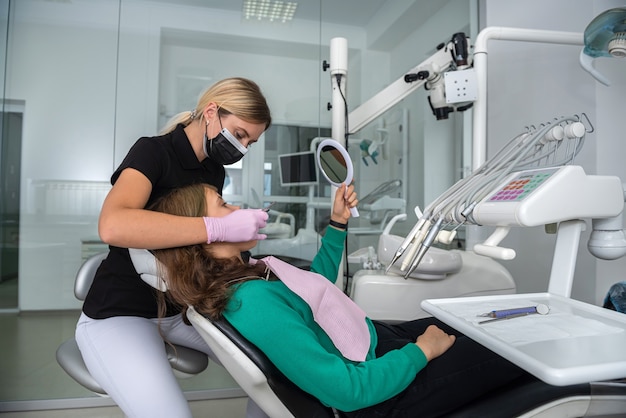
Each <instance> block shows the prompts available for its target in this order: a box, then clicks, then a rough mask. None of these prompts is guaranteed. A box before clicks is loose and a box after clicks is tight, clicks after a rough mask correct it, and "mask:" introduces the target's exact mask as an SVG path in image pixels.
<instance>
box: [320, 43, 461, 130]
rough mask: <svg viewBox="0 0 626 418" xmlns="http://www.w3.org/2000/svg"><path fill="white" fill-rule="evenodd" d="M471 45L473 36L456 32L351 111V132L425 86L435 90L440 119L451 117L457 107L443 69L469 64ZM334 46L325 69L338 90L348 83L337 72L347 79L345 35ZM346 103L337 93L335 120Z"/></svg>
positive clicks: (434, 104)
mask: <svg viewBox="0 0 626 418" xmlns="http://www.w3.org/2000/svg"><path fill="white" fill-rule="evenodd" d="M468 45H469V39H468V38H466V37H465V34H463V33H456V34H454V35H453V36H452V40H451V41H450V42H448V43H447V44H442V45H441V46H440V48H439V49H438V50H437V52H435V53H434V54H433V55H432V56H430V57H429V58H427V59H426V60H424V61H423V62H422V63H420V64H418V65H417V66H415V67H414V68H412V69H411V70H409V71H408V72H407V73H406V74H405V75H404V76H402V77H400V78H398V79H397V80H396V81H394V82H393V83H391V84H390V85H389V86H387V87H386V88H384V89H383V90H381V91H380V92H378V93H377V94H375V95H374V96H373V97H371V98H370V99H369V100H367V101H365V102H364V103H362V104H361V105H360V106H358V107H357V108H355V109H354V110H353V111H351V112H350V113H349V114H348V127H349V128H348V129H349V132H350V133H351V134H352V133H355V132H358V131H359V130H361V129H362V128H363V127H364V126H366V125H367V124H368V123H370V122H371V121H373V120H374V119H376V118H377V117H378V116H380V115H382V114H383V113H384V112H386V111H387V110H389V109H390V108H391V107H393V106H394V105H396V104H397V103H398V102H400V101H401V100H402V99H404V98H405V97H406V96H408V95H409V94H411V93H412V92H414V91H415V90H417V89H419V88H421V87H424V88H426V89H427V90H430V91H431V96H430V97H429V102H430V104H431V107H432V108H433V113H434V114H435V115H436V116H437V119H447V114H448V113H449V112H450V111H452V110H454V109H453V108H452V107H450V105H449V104H447V103H446V99H445V92H444V79H443V73H444V72H446V71H449V70H451V69H456V70H461V69H465V68H468V67H469V61H468V60H469V51H468V49H469V47H468ZM330 47H331V51H330V56H331V62H330V63H326V62H324V65H323V69H324V70H326V69H330V70H331V82H332V84H333V92H335V91H336V90H340V89H342V88H343V84H344V83H342V82H341V81H337V76H339V77H341V78H343V79H345V77H346V74H347V69H346V67H347V53H348V51H347V48H348V46H347V42H345V39H344V38H334V39H333V40H331V44H330ZM333 62H336V63H337V64H334V63H333ZM344 107H345V103H344V102H343V98H342V96H341V95H338V94H337V95H335V94H333V102H332V105H331V108H332V110H333V115H332V116H333V124H334V120H335V119H336V118H340V117H343V116H344V114H343V109H344ZM459 110H465V109H459Z"/></svg>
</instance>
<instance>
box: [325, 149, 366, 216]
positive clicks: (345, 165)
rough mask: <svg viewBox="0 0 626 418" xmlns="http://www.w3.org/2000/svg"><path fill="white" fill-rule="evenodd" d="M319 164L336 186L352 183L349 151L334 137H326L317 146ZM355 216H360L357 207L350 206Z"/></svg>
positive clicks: (327, 177)
mask: <svg viewBox="0 0 626 418" xmlns="http://www.w3.org/2000/svg"><path fill="white" fill-rule="evenodd" d="M317 165H318V166H319V168H320V171H321V172H322V174H323V175H324V177H326V180H328V182H329V183H330V184H332V185H333V186H335V187H340V186H341V184H342V183H346V185H349V184H350V183H352V176H353V173H354V168H353V166H352V160H350V155H349V154H348V151H346V149H345V148H344V147H343V146H342V145H341V144H340V143H339V142H337V141H335V140H334V139H325V140H323V141H322V142H320V144H319V146H318V147H317ZM350 213H351V214H352V217H353V218H358V217H359V211H358V210H357V208H350Z"/></svg>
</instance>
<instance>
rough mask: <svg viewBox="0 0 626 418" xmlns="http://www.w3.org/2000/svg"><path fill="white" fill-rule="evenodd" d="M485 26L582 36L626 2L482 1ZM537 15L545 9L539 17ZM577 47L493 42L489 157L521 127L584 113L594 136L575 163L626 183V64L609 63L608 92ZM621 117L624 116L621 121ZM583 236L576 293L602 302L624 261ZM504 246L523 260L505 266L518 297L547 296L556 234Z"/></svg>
mask: <svg viewBox="0 0 626 418" xmlns="http://www.w3.org/2000/svg"><path fill="white" fill-rule="evenodd" d="M482 4H483V6H484V7H483V14H484V17H485V21H484V22H483V25H484V26H505V27H520V28H530V29H544V30H557V31H567V32H583V31H584V29H585V27H586V26H587V24H588V23H589V22H590V21H591V20H592V19H593V17H595V16H596V15H597V14H599V13H600V12H602V11H604V10H606V9H609V8H611V7H617V6H620V5H622V6H623V5H624V2H623V1H608V0H603V1H594V2H589V1H584V0H553V1H550V2H545V1H541V0H527V1H524V2H520V1H513V0H487V1H484V2H483V3H482ZM538 11H540V12H538ZM579 52H580V48H579V47H575V46H559V45H541V44H537V43H523V42H505V41H491V42H490V45H489V55H488V57H489V58H488V102H487V103H488V114H487V120H488V127H487V136H488V139H487V146H488V150H487V153H488V156H489V155H493V153H494V152H495V151H497V149H499V148H500V147H501V146H502V145H503V144H504V142H505V141H506V140H508V139H510V138H511V137H513V136H515V134H517V133H518V132H520V131H521V130H522V129H523V127H524V126H526V125H530V124H535V125H538V124H540V123H541V122H542V121H547V120H549V119H551V118H553V117H556V116H560V115H569V114H580V113H581V112H584V113H586V114H587V115H588V116H589V118H590V119H591V121H592V123H593V124H594V126H595V128H596V131H595V132H594V133H592V134H590V135H588V137H587V142H586V145H585V148H584V150H583V152H582V153H581V155H580V156H579V158H578V159H577V164H579V165H582V166H583V168H584V169H585V170H586V172H587V173H588V174H611V175H617V176H620V177H621V178H622V179H624V178H626V172H625V167H624V164H623V159H624V156H626V152H624V151H625V146H624V144H623V142H624V140H623V134H622V133H621V131H622V128H621V124H620V114H623V106H622V105H621V103H622V102H623V97H624V95H625V94H626V89H625V80H626V77H624V74H625V72H624V70H625V69H626V67H625V65H626V63H625V62H620V61H619V60H615V59H614V60H606V61H605V62H601V63H599V64H600V65H599V68H602V69H603V70H604V69H606V73H607V75H610V76H611V78H612V79H613V80H614V84H613V86H612V87H611V88H606V87H604V86H602V85H601V84H599V83H597V82H595V81H594V80H593V78H592V77H591V76H589V75H588V74H587V73H586V72H584V70H582V69H581V68H580V65H579V64H578V54H579ZM622 117H623V116H622ZM588 226H589V228H588V231H587V232H586V233H584V234H583V237H582V239H581V245H580V250H579V258H578V263H577V266H576V276H575V279H574V286H573V290H572V296H573V297H574V298H576V299H580V300H583V301H587V302H590V303H598V302H600V300H601V298H602V297H603V295H604V294H605V293H606V291H607V290H608V286H609V285H610V284H611V283H613V282H615V281H618V280H623V279H624V274H623V271H624V267H625V266H626V260H624V259H622V260H617V261H611V262H607V261H597V260H595V259H594V258H593V257H592V256H591V255H590V254H589V253H588V251H587V249H586V242H587V239H588V236H589V229H590V222H588ZM502 245H505V246H510V247H512V248H514V249H516V251H517V253H518V256H517V258H516V259H515V260H513V261H510V262H503V264H504V265H505V266H506V267H507V268H508V269H509V270H510V271H511V273H512V275H513V277H514V278H515V280H516V283H517V286H518V291H519V292H534V291H545V290H546V288H547V279H548V276H549V274H550V266H551V262H552V250H553V246H554V236H552V235H546V234H545V233H544V232H543V228H525V229H519V230H517V229H516V230H514V231H512V233H511V234H510V235H509V236H508V237H507V238H506V239H505V241H503V242H502Z"/></svg>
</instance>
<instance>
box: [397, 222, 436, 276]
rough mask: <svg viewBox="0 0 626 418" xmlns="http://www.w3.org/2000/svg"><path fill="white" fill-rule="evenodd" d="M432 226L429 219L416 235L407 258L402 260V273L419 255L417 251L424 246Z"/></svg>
mask: <svg viewBox="0 0 626 418" xmlns="http://www.w3.org/2000/svg"><path fill="white" fill-rule="evenodd" d="M431 225H432V222H430V220H428V219H427V220H426V221H425V222H424V224H423V225H422V228H421V229H420V230H419V231H418V233H417V234H416V235H415V238H414V239H413V241H412V242H411V246H410V247H409V249H408V252H407V253H406V256H405V257H404V259H403V260H402V264H401V265H400V271H405V270H406V269H407V267H409V266H410V265H411V263H412V262H413V259H414V258H415V254H416V253H417V250H418V249H419V248H420V246H421V245H422V242H423V241H424V238H425V237H426V234H427V233H428V231H429V230H430V226H431Z"/></svg>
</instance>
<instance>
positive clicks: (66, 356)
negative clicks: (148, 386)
mask: <svg viewBox="0 0 626 418" xmlns="http://www.w3.org/2000/svg"><path fill="white" fill-rule="evenodd" d="M107 254H108V252H105V253H99V254H96V255H93V256H91V257H90V258H88V259H87V260H85V262H84V263H83V264H82V265H81V267H80V268H79V269H78V273H77V274H76V280H75V282H74V295H75V296H76V298H77V299H78V300H81V301H82V300H85V297H86V296H87V292H89V288H90V287H91V283H92V282H93V279H94V276H95V274H96V270H97V269H98V267H99V266H100V263H101V262H102V260H104V259H105V258H106V257H107ZM173 346H174V347H171V346H170V345H169V344H165V350H166V352H167V358H168V360H169V362H170V365H171V366H172V369H173V370H174V374H175V375H176V376H177V377H179V378H184V377H190V376H193V375H196V374H198V373H200V372H202V371H203V370H204V369H206V368H207V366H208V364H209V360H208V357H207V355H206V354H204V353H202V352H200V351H197V350H193V349H191V348H188V347H182V346H178V345H176V344H173ZM56 358H57V363H59V365H60V366H61V368H62V369H63V370H65V372H66V373H67V374H68V375H70V377H72V378H73V379H74V380H75V381H76V382H78V383H79V384H80V385H82V386H84V387H85V388H87V389H89V390H90V391H92V392H95V393H97V394H99V395H103V396H106V395H107V393H106V392H105V391H104V389H102V387H100V385H99V384H98V382H96V380H95V379H94V378H93V377H92V376H91V374H90V373H89V371H88V370H87V366H86V365H85V363H84V361H83V357H82V355H81V353H80V350H79V349H78V345H77V344H76V340H75V339H74V338H73V337H72V338H70V339H69V340H67V341H65V342H63V343H62V344H61V345H60V346H59V348H58V349H57V352H56Z"/></svg>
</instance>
